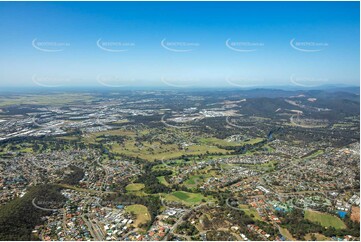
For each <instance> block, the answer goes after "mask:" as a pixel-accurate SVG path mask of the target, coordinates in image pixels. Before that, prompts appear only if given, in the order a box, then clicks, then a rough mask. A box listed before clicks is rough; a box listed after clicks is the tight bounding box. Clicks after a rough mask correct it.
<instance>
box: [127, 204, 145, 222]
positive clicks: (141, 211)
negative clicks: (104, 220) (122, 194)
mask: <svg viewBox="0 0 361 242" xmlns="http://www.w3.org/2000/svg"><path fill="white" fill-rule="evenodd" d="M125 211H126V212H128V213H130V212H133V213H134V214H135V215H136V216H137V219H136V220H135V221H134V225H135V226H138V225H139V224H143V223H146V222H148V221H150V219H151V218H150V214H149V211H148V208H147V207H146V206H144V205H140V204H134V205H130V206H126V207H125Z"/></svg>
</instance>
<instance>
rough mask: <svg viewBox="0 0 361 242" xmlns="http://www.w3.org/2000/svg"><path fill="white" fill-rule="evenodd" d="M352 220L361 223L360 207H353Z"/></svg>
mask: <svg viewBox="0 0 361 242" xmlns="http://www.w3.org/2000/svg"><path fill="white" fill-rule="evenodd" d="M351 220H352V221H356V222H360V207H355V206H353V207H352V212H351Z"/></svg>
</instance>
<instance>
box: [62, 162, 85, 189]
mask: <svg viewBox="0 0 361 242" xmlns="http://www.w3.org/2000/svg"><path fill="white" fill-rule="evenodd" d="M69 169H71V170H72V171H71V173H70V174H66V175H65V176H64V178H63V179H62V181H61V183H63V184H68V185H77V184H78V183H79V181H80V180H81V179H83V177H84V171H83V169H81V168H79V167H77V166H73V165H70V166H69Z"/></svg>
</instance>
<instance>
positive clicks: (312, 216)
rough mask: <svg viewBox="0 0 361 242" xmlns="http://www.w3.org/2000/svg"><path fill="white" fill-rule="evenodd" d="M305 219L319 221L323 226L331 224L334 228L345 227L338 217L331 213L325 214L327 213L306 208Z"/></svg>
mask: <svg viewBox="0 0 361 242" xmlns="http://www.w3.org/2000/svg"><path fill="white" fill-rule="evenodd" d="M305 219H308V220H310V221H311V222H316V223H320V224H321V225H322V226H324V227H330V226H332V227H334V228H336V229H344V228H346V225H345V223H344V222H343V221H342V220H341V219H340V218H338V217H336V216H334V215H331V214H327V213H321V212H317V211H312V210H306V212H305Z"/></svg>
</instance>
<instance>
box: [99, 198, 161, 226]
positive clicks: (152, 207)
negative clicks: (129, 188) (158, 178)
mask: <svg viewBox="0 0 361 242" xmlns="http://www.w3.org/2000/svg"><path fill="white" fill-rule="evenodd" d="M105 201H111V202H112V203H121V204H123V205H131V204H141V205H144V206H146V207H147V208H148V212H149V214H150V217H151V220H150V221H149V222H147V223H146V224H144V225H143V226H144V227H147V228H148V227H150V226H151V225H152V224H153V222H154V220H155V218H156V217H157V215H158V214H159V211H160V208H161V202H160V199H159V197H158V196H136V195H134V194H127V193H124V194H120V196H119V195H109V196H108V197H106V198H105Z"/></svg>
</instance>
